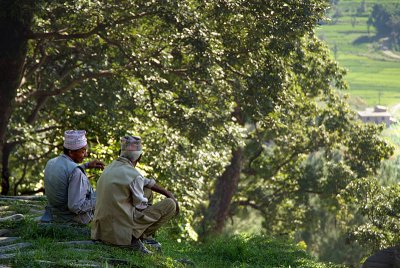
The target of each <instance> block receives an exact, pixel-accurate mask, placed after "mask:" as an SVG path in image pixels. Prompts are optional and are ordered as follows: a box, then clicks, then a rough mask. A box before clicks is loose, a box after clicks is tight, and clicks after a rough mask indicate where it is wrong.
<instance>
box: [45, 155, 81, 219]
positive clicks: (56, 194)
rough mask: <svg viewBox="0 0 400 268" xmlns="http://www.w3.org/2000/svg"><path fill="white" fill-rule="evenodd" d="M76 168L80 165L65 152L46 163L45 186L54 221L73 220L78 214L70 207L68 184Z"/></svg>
mask: <svg viewBox="0 0 400 268" xmlns="http://www.w3.org/2000/svg"><path fill="white" fill-rule="evenodd" d="M75 168H80V167H79V165H78V164H76V163H75V162H73V161H71V160H70V159H69V158H68V157H67V156H66V155H64V154H62V155H60V156H58V157H56V158H53V159H50V160H49V161H48V162H47V164H46V168H45V170H44V188H45V193H46V196H47V200H48V202H49V207H50V209H51V212H52V214H53V220H54V221H61V222H72V221H73V218H74V217H75V215H76V214H75V213H73V212H71V211H69V209H68V184H69V180H70V177H71V174H72V171H73V170H74V169H75ZM81 170H82V172H83V173H85V171H84V170H83V169H81Z"/></svg>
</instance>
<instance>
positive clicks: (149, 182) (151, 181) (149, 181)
mask: <svg viewBox="0 0 400 268" xmlns="http://www.w3.org/2000/svg"><path fill="white" fill-rule="evenodd" d="M143 181H144V184H143V185H144V187H147V188H151V187H153V186H154V184H156V181H155V180H154V179H148V178H145V177H143Z"/></svg>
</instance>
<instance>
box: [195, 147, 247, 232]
mask: <svg viewBox="0 0 400 268" xmlns="http://www.w3.org/2000/svg"><path fill="white" fill-rule="evenodd" d="M242 166H243V148H241V147H239V148H237V149H235V150H234V151H233V152H232V159H231V163H230V165H229V166H227V167H226V168H225V170H224V172H223V173H222V175H221V176H220V177H219V178H218V179H217V183H216V185H215V190H214V193H213V194H212V196H211V198H210V204H209V206H208V209H207V212H206V214H205V217H204V219H203V221H202V223H201V227H202V230H201V231H200V236H201V237H206V236H209V235H210V234H215V233H221V232H222V230H223V228H224V226H225V222H226V220H227V219H228V216H229V207H230V204H231V201H232V197H233V195H234V194H235V193H236V190H237V187H238V183H239V178H240V173H241V170H242Z"/></svg>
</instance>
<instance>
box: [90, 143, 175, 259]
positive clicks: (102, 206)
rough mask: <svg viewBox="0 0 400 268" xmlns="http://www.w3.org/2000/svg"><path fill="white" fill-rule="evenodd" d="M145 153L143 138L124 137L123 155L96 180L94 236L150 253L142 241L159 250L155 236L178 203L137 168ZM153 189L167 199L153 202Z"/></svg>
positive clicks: (172, 213) (173, 212)
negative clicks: (153, 237)
mask: <svg viewBox="0 0 400 268" xmlns="http://www.w3.org/2000/svg"><path fill="white" fill-rule="evenodd" d="M142 153H143V151H142V144H141V139H140V137H137V136H125V137H122V138H121V153H120V156H119V157H118V158H117V159H116V160H114V161H113V162H112V163H111V164H110V165H109V166H107V167H106V169H105V170H104V171H103V173H102V174H101V176H100V179H99V180H98V181H97V200H96V211H95V215H94V219H93V224H92V239H94V240H100V241H103V242H106V243H110V244H114V245H119V246H128V247H130V248H132V249H133V250H137V251H140V252H142V253H151V252H150V251H148V250H147V249H146V247H145V246H144V245H143V243H142V241H143V242H144V241H147V242H148V243H147V244H148V245H150V246H154V247H157V248H158V249H159V248H160V246H161V245H160V244H159V243H158V242H156V241H155V240H154V239H152V236H153V234H154V233H155V231H156V230H157V229H159V228H160V227H161V226H162V225H163V224H164V223H166V222H167V221H168V220H169V219H171V218H172V217H173V216H174V215H176V214H177V213H178V212H179V206H178V202H177V201H176V199H175V197H174V196H173V194H172V193H170V192H169V191H167V190H165V189H164V188H163V187H161V186H159V185H157V184H156V182H155V181H154V179H148V178H145V177H143V176H142V175H141V174H140V172H139V171H138V170H137V169H136V168H135V167H136V165H137V163H138V162H139V161H140V159H141V157H142ZM152 191H155V192H157V193H161V194H163V195H164V196H166V197H167V198H165V199H163V200H162V201H160V202H158V203H156V204H154V205H153V204H151V202H152Z"/></svg>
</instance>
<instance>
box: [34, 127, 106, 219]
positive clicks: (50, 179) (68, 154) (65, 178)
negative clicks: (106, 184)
mask: <svg viewBox="0 0 400 268" xmlns="http://www.w3.org/2000/svg"><path fill="white" fill-rule="evenodd" d="M86 156H87V139H86V131H85V130H67V131H65V133H64V153H63V154H61V155H60V156H57V157H55V158H53V159H50V160H49V161H48V162H47V164H46V167H45V170H44V188H45V194H46V196H47V200H48V206H47V207H46V212H45V214H44V215H43V217H42V218H41V220H42V222H51V221H55V222H63V223H80V224H87V223H89V222H90V221H91V220H92V219H93V214H94V208H95V204H96V194H95V192H94V190H93V187H92V186H91V185H90V182H89V180H88V178H87V176H86V172H85V169H88V168H99V169H103V168H104V164H103V162H101V161H98V160H93V161H91V162H87V163H85V164H82V165H78V164H79V163H82V162H83V160H84V158H85V157H86Z"/></svg>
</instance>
